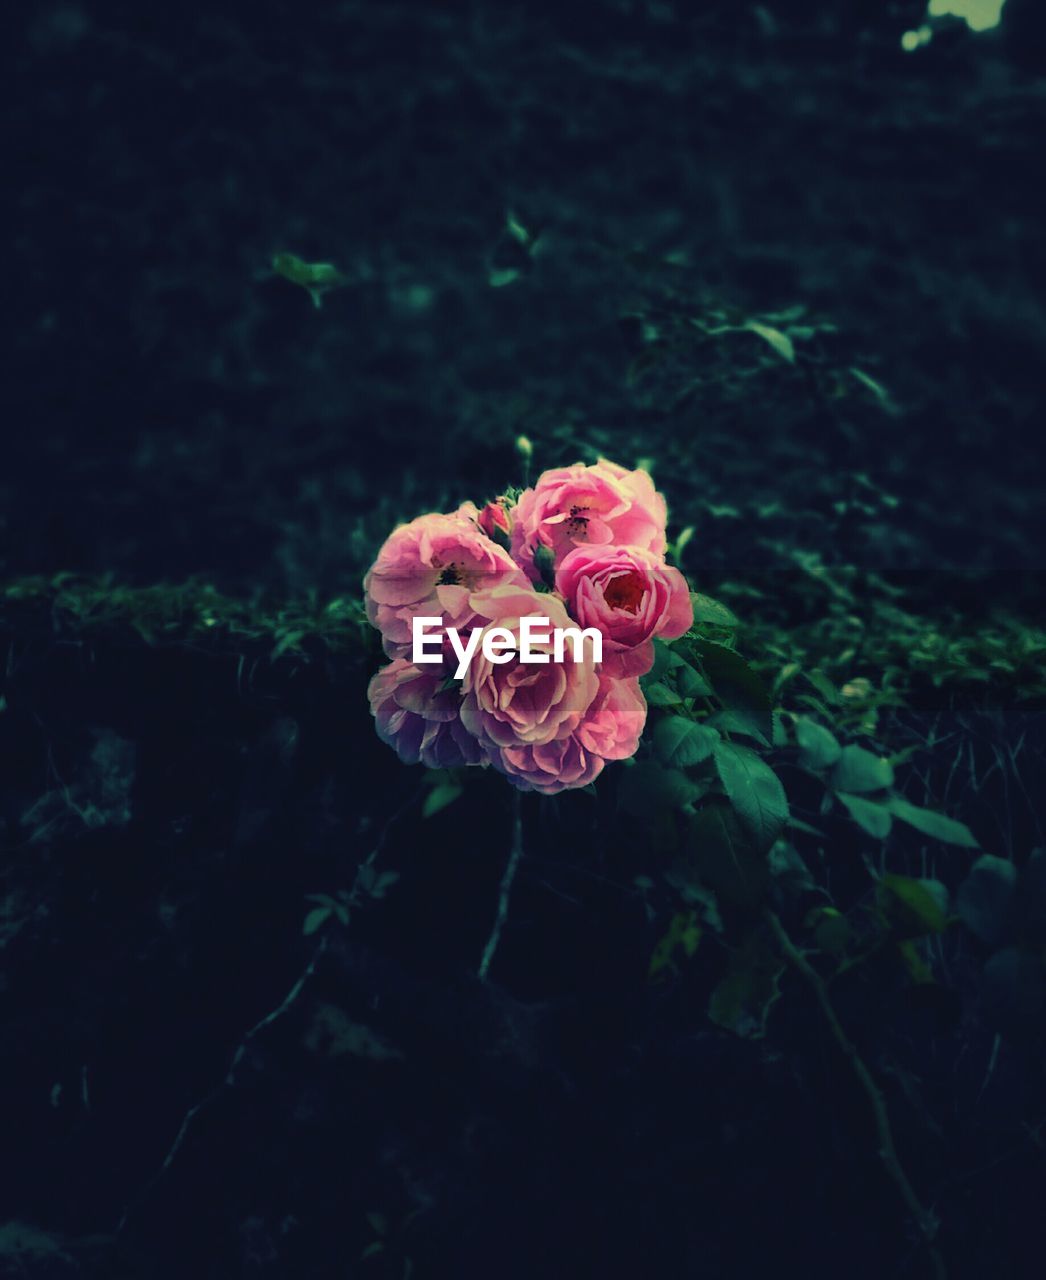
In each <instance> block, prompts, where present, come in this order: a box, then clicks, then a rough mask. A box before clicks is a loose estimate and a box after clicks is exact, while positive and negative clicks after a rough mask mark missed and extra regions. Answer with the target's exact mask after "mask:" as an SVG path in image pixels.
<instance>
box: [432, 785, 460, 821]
mask: <svg viewBox="0 0 1046 1280" xmlns="http://www.w3.org/2000/svg"><path fill="white" fill-rule="evenodd" d="M463 790H464V788H463V787H462V785H461V783H460V782H456V781H454V780H453V779H447V780H446V781H445V782H437V783H436V785H435V786H434V787H433V788H432V790H431V791H430V792H429V793H428V795H427V796H426V797H425V803H424V804H423V805H422V806H421V816H422V817H423V818H431V817H432V816H433V814H436V813H439V811H440V810H441V809H445V808H446V807H447V805H449V804H453V803H454V801H455V800H456V799H457V798H458V796H460V795H461V793H462V791H463Z"/></svg>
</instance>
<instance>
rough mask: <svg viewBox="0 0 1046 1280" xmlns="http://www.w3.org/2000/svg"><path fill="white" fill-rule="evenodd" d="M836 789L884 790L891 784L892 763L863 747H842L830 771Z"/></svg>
mask: <svg viewBox="0 0 1046 1280" xmlns="http://www.w3.org/2000/svg"><path fill="white" fill-rule="evenodd" d="M832 786H833V787H834V788H835V789H836V791H884V790H885V789H886V788H887V787H890V786H893V765H892V764H890V762H889V760H884V759H883V758H882V756H873V755H872V753H871V752H870V751H865V749H864V747H858V746H853V745H851V746H848V747H843V749H842V751H841V752H840V753H839V759H838V760H837V761H836V765H835V769H834V770H833V772H832Z"/></svg>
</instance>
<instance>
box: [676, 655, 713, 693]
mask: <svg viewBox="0 0 1046 1280" xmlns="http://www.w3.org/2000/svg"><path fill="white" fill-rule="evenodd" d="M676 687H677V688H678V689H679V692H680V693H681V694H682V695H683V697H684V698H710V697H711V696H712V686H711V685H710V684H709V683H708V681H707V680H706V679H705V678H704V676H701V675H698V673H697V672H696V671H695V670H694V668H693V667H692V666H690V664H689V663H683V664H682V665H681V666H680V667H679V670H678V674H677V675H676Z"/></svg>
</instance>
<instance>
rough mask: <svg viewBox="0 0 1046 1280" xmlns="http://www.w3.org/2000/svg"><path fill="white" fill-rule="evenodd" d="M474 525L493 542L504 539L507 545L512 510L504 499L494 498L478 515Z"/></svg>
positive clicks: (510, 528)
mask: <svg viewBox="0 0 1046 1280" xmlns="http://www.w3.org/2000/svg"><path fill="white" fill-rule="evenodd" d="M476 523H477V524H478V525H479V527H480V528H481V529H482V530H483V532H484V533H485V534H486V535H487V537H488V538H493V539H494V541H495V542H497V541H498V540H499V539H500V538H504V539H505V541H506V545H507V543H508V539H509V537H510V536H511V534H512V510H511V508H510V507H509V505H508V503H507V502H506V500H505V499H504V498H495V499H494V501H493V502H488V503H487V505H486V506H485V507H484V508H483V510H482V511H481V512H480V513H479V515H478V516H477V517H476Z"/></svg>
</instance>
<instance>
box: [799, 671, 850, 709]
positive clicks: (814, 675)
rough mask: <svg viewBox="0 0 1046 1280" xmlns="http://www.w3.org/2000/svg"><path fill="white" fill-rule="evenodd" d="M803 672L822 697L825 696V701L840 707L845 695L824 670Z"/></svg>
mask: <svg viewBox="0 0 1046 1280" xmlns="http://www.w3.org/2000/svg"><path fill="white" fill-rule="evenodd" d="M803 674H804V675H805V676H806V678H807V680H809V681H810V683H811V684H812V685H813V687H814V688H815V689H816V690H817V692H818V693H819V694H820V695H821V697H822V698H824V700H825V702H827V703H829V704H830V705H832V706H835V707H838V706H839V705H840V704H841V703H842V701H843V695H842V694H841V693H840V692H839V690H838V689H837V688H836V687H835V685H834V684H832V682H831V680H829V679H828V677H827V676H826V675H825V674H824V672H823V671H806V672H804V673H803Z"/></svg>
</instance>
